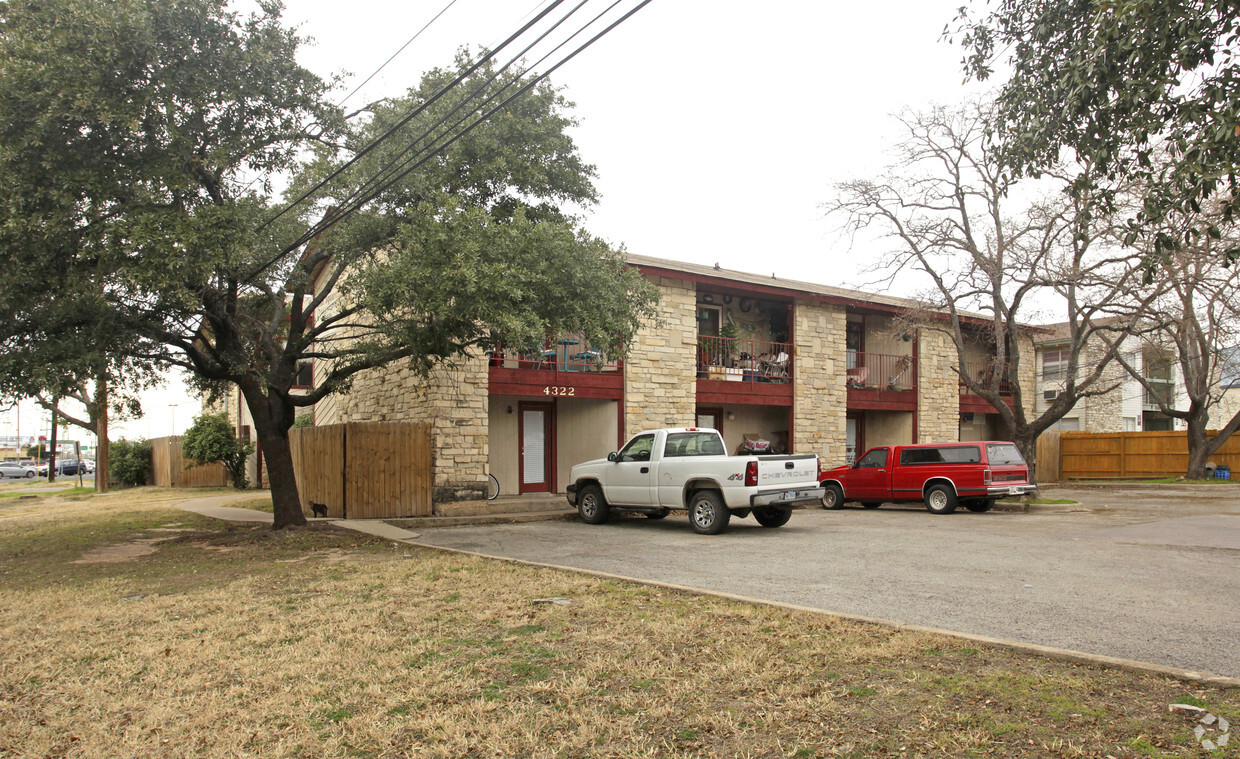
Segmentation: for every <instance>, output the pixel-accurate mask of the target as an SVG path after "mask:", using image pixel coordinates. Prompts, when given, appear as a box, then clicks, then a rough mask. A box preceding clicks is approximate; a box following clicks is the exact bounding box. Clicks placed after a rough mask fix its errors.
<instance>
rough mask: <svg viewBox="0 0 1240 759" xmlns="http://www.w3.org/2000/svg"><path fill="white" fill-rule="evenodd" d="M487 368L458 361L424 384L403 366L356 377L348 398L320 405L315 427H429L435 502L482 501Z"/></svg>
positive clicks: (475, 359)
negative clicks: (346, 424)
mask: <svg viewBox="0 0 1240 759" xmlns="http://www.w3.org/2000/svg"><path fill="white" fill-rule="evenodd" d="M487 382H488V374H487V362H486V359H485V358H484V357H482V356H469V357H460V358H457V359H456V360H455V361H454V362H453V364H451V365H449V366H443V367H440V368H438V369H436V370H434V371H432V372H431V375H430V376H429V377H427V378H425V379H422V378H419V377H418V376H416V375H415V374H414V373H413V372H412V371H410V370H409V369H408V368H406V367H405V366H403V365H393V366H389V367H386V368H384V369H374V370H370V371H366V372H362V373H360V374H359V375H357V378H356V379H355V380H354V382H353V389H352V391H350V392H349V393H348V394H337V396H336V398H335V400H334V402H333V403H332V404H330V405H327V404H324V403H320V404H318V406H319V407H318V408H317V409H316V413H315V424H316V425H326V424H341V423H344V422H429V423H430V424H431V445H432V447H433V449H434V472H435V477H434V491H433V498H434V500H435V501H453V500H462V499H472V498H477V497H479V495H480V494H482V495H485V492H486V465H487V453H488V450H489V437H488V426H489V425H488V421H487V405H488V401H489V399H488V396H487Z"/></svg>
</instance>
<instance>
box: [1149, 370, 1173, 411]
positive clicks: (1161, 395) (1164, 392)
mask: <svg viewBox="0 0 1240 759" xmlns="http://www.w3.org/2000/svg"><path fill="white" fill-rule="evenodd" d="M1145 379H1146V381H1147V382H1149V383H1151V384H1153V383H1156V382H1158V381H1159V380H1156V379H1151V378H1149V377H1146V378H1145ZM1159 399H1161V400H1162V402H1163V404H1164V405H1166V406H1172V405H1174V401H1175V394H1174V393H1173V392H1172V387H1171V383H1169V382H1168V383H1167V384H1166V385H1162V386H1159V385H1154V387H1153V388H1150V389H1148V390H1146V391H1145V405H1146V406H1148V407H1150V408H1151V409H1156V408H1159V405H1158V401H1159Z"/></svg>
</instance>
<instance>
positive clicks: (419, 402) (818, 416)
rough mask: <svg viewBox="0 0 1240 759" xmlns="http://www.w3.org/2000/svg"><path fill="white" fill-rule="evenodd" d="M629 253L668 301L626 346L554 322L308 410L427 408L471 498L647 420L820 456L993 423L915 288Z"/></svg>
mask: <svg viewBox="0 0 1240 759" xmlns="http://www.w3.org/2000/svg"><path fill="white" fill-rule="evenodd" d="M629 263H630V264H631V265H633V266H635V267H637V268H638V269H639V270H640V271H641V272H642V273H643V275H644V276H646V277H647V278H648V279H649V280H650V281H651V282H652V283H654V285H655V286H656V287H658V289H659V290H660V293H661V295H662V301H661V303H660V306H659V310H660V317H661V319H660V322H659V323H658V324H657V325H651V326H648V327H646V328H644V329H643V330H641V331H640V332H639V334H638V336H637V338H636V340H635V342H634V345H632V346H631V350H630V352H629V355H628V358H627V359H626V360H625V361H623V362H615V363H609V362H603V361H601V359H600V356H599V354H598V352H597V351H594V350H593V349H592V347H591V346H589V345H582V344H581V342H580V341H579V340H578V339H577V338H575V337H574V336H571V335H565V336H559V337H558V338H557V339H555V340H551V341H549V342H548V344H546V345H540V346H528V347H525V348H524V349H521V348H517V347H514V348H513V349H508V350H505V351H502V352H497V353H495V354H494V355H490V356H482V355H474V356H469V357H463V358H461V359H459V360H458V361H456V362H454V363H453V364H452V365H451V366H448V367H443V368H441V369H438V370H436V371H434V372H433V373H432V375H431V376H430V377H429V378H428V379H425V380H422V379H419V378H416V377H415V376H413V375H412V374H411V373H410V372H409V371H408V370H407V369H405V368H403V367H397V366H392V367H388V368H386V369H382V370H374V371H370V372H364V373H362V374H360V375H358V376H357V378H356V379H355V381H354V383H353V389H352V391H351V392H350V393H349V394H348V395H334V396H330V397H328V398H326V399H324V400H322V401H320V402H319V403H318V404H317V405H316V407H315V410H314V414H315V417H314V419H315V424H316V425H327V424H336V423H341V422H354V421H422V422H429V423H430V424H431V425H432V428H433V436H434V442H433V447H434V450H435V472H434V483H435V493H434V497H435V500H437V501H442V500H454V499H460V498H474V497H477V496H478V494H479V493H480V492H481V491H483V490H484V489H485V484H486V479H487V473H488V472H489V473H493V474H495V476H496V477H497V478H498V480H499V482H500V487H501V492H503V493H518V492H520V493H526V492H540V491H544V492H545V491H554V492H560V491H563V490H564V487H565V485H566V484H567V482H566V479H567V477H568V470H569V468H570V467H571V466H572V465H573V464H575V463H578V462H580V461H584V460H587V459H591V458H600V457H604V456H606V455H607V453H608V452H610V451H613V450H616V449H617V448H618V447H619V446H620V445H621V444H622V443H623V442H624V441H625V440H626V439H627V438H628V437H629V436H630V435H632V434H634V433H636V432H638V431H641V430H644V429H651V428H658V427H679V426H690V425H697V426H703V427H706V426H709V427H714V428H716V429H719V430H720V431H721V432H722V433H723V436H724V440H725V442H726V443H727V445H728V448H729V450H730V451H735V450H736V449H738V448H739V447H740V446H741V445H742V444H743V443H744V441H745V440H746V438H749V437H757V438H761V439H765V440H768V441H770V442H771V444H772V446H773V447H774V448H775V449H776V450H778V451H788V452H796V453H817V454H818V455H820V456H821V457H822V458H823V461H824V464H828V465H836V464H840V463H845V462H848V461H851V460H852V459H853V457H855V456H856V455H857V453H858V452H860V451H862V450H864V449H865V448H867V447H870V446H874V445H894V444H901V443H912V442H934V441H950V440H984V439H991V438H995V437H1000V436H1001V435H1002V432H1001V430H1000V425H999V424H998V421H997V414H996V412H995V409H994V408H993V407H991V406H990V405H989V404H988V403H987V402H985V401H984V400H982V399H981V398H979V397H977V396H974V395H971V394H969V393H967V392H965V391H964V390H963V388H962V386H961V385H960V383H959V380H958V376H957V370H956V367H955V364H956V363H957V357H956V351H955V350H954V348H952V346H951V345H950V342H949V341H947V340H946V339H945V338H944V337H942V336H940V335H937V334H934V333H923V334H918V333H916V332H911V331H907V330H905V329H904V328H902V327H900V326H899V325H900V322H899V320H898V319H897V318H896V317H897V315H898V314H899V313H900V312H902V311H904V310H906V309H908V308H909V307H911V306H912V305H914V304H913V303H912V301H908V300H904V299H900V298H893V297H888V296H883V295H874V294H870V293H863V292H858V291H853V290H844V289H840V288H835V287H828V286H824V285H817V284H812V283H806V282H797V281H792V280H785V279H777V278H775V277H773V276H772V277H763V276H760V275H755V274H745V273H741V272H734V271H728V270H721V269H718V268H711V267H708V266H698V265H694V264H686V263H680V262H675V261H669V260H663V259H656V258H647V257H644V256H629ZM331 307H332V303H331V302H330V301H329V302H328V303H326V304H325V305H324V307H323V308H325V309H330V308H331ZM966 321H967V320H966ZM976 326H977V328H978V334H979V340H978V344H977V348H976V350H975V352H974V356H973V358H971V359H970V360H968V361H966V366H965V367H964V369H965V371H969V372H975V373H977V374H976V375H975V376H981V375H983V374H984V373H985V372H987V371H991V370H992V366H993V361H992V358H991V351H988V350H987V349H986V348H985V347H984V346H985V341H984V339H981V336H982V335H984V334H985V331H986V322H985V321H984V320H982V319H980V318H979V320H978V321H977V322H976ZM1021 339H1022V340H1027V339H1028V338H1024V337H1022V338H1021ZM1032 352H1033V345H1032V342H1031V341H1029V343H1028V346H1027V348H1026V353H1025V355H1031V354H1032ZM1026 365H1027V366H1028V367H1029V368H1028V369H1027V374H1028V376H1027V377H1023V378H1022V383H1021V384H1022V388H1023V389H1024V395H1025V397H1027V398H1032V397H1033V386H1034V373H1033V369H1032V365H1031V364H1029V362H1026ZM323 369H324V370H325V367H324V368H323ZM315 370H316V371H319V370H320V367H317V366H316V367H315ZM240 423H241V422H240V421H239V422H238V424H240Z"/></svg>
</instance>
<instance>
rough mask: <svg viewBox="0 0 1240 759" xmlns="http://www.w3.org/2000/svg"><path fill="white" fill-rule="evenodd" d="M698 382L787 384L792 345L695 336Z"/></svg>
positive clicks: (789, 376) (790, 375)
mask: <svg viewBox="0 0 1240 759" xmlns="http://www.w3.org/2000/svg"><path fill="white" fill-rule="evenodd" d="M698 379H720V380H727V379H737V380H743V381H749V382H754V381H756V382H791V381H792V343H776V342H772V341H769V340H746V339H742V338H736V337H713V336H710V335H698Z"/></svg>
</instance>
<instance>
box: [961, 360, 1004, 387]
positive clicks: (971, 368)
mask: <svg viewBox="0 0 1240 759" xmlns="http://www.w3.org/2000/svg"><path fill="white" fill-rule="evenodd" d="M996 373H998V374H999V375H1000V376H999V392H1001V393H1010V392H1012V386H1011V383H1009V382H1008V381H1007V380H1006V379H1004V378H1003V368H1002V367H1000V366H997V365H996V364H995V362H994V361H990V360H987V359H978V360H976V361H966V362H965V364H964V374H966V375H968V376H969V377H972V378H973V379H974V380H975V381H976V382H977V383H978V384H980V385H981V386H982V387H989V386H990V382H991V380H992V379H993V378H994V376H995V374H996ZM960 392H962V393H968V392H971V391H970V390H969V386H968V385H966V384H965V383H964V380H963V378H962V379H961V381H960Z"/></svg>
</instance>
